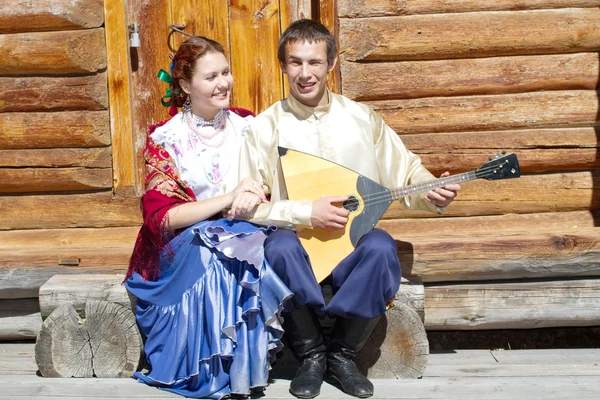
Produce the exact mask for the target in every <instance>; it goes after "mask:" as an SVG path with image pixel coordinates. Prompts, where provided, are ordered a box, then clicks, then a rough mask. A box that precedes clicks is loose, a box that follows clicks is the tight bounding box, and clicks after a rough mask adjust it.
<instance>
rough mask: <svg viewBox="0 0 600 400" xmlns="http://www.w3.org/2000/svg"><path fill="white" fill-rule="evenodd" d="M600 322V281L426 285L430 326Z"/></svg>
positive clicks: (509, 326)
mask: <svg viewBox="0 0 600 400" xmlns="http://www.w3.org/2000/svg"><path fill="white" fill-rule="evenodd" d="M594 325H600V279H583V280H564V281H561V280H553V281H530V282H514V283H513V282H506V283H481V284H468V285H458V284H457V285H427V286H426V287H425V328H426V329H427V330H470V329H533V328H549V327H557V326H565V327H566V326H594Z"/></svg>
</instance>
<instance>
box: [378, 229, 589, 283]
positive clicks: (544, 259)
mask: <svg viewBox="0 0 600 400" xmlns="http://www.w3.org/2000/svg"><path fill="white" fill-rule="evenodd" d="M434 232H435V231H434ZM390 233H391V234H392V235H393V236H394V237H395V238H396V239H397V242H398V256H399V258H400V264H401V265H402V270H403V275H406V276H411V275H416V276H420V277H421V278H422V279H423V281H424V282H448V281H476V280H503V279H528V278H538V279H539V278H561V277H562V278H573V277H598V276H600V262H599V261H598V260H599V259H600V228H597V227H595V228H588V229H581V228H577V229H567V228H561V229H555V230H554V231H547V232H538V231H537V230H536V229H535V227H533V226H529V227H523V228H522V231H520V232H503V231H492V232H486V233H479V234H477V235H475V234H463V233H455V234H446V235H438V234H437V233H432V234H431V235H430V236H429V237H423V236H413V235H411V234H410V232H393V231H392V232H390Z"/></svg>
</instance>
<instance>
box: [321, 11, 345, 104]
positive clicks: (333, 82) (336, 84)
mask: <svg viewBox="0 0 600 400" xmlns="http://www.w3.org/2000/svg"><path fill="white" fill-rule="evenodd" d="M337 3H338V0H321V1H319V2H318V4H319V21H320V22H321V23H322V24H323V25H325V26H326V27H327V28H328V29H329V31H330V32H331V33H332V34H333V36H335V39H336V42H339V40H338V38H339V21H338V13H337V8H338V6H337ZM337 46H338V54H339V43H337ZM327 87H328V88H329V90H331V91H332V92H334V93H342V72H341V60H339V59H338V61H337V64H336V65H335V68H334V69H333V70H332V71H331V72H329V75H328V76H327Z"/></svg>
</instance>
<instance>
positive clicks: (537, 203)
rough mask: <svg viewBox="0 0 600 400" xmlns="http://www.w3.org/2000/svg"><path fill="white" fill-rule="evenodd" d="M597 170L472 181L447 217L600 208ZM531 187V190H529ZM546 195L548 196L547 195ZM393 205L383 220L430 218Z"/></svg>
mask: <svg viewBox="0 0 600 400" xmlns="http://www.w3.org/2000/svg"><path fill="white" fill-rule="evenodd" d="M599 177H600V171H598V170H592V171H580V172H568V173H567V172H565V173H548V174H540V175H526V176H521V177H520V178H518V179H507V180H502V181H486V180H481V179H478V180H475V181H471V182H467V183H465V184H463V185H462V189H461V191H460V195H459V196H458V197H457V198H456V200H455V201H454V202H452V204H451V205H450V206H449V207H448V209H447V210H446V211H445V213H444V215H445V216H447V217H457V216H461V217H467V216H476V215H502V214H511V213H516V214H525V213H545V212H567V211H586V210H596V209H598V208H600V194H599V193H598V191H599V190H600V185H598V180H599ZM532 188H535V189H532ZM548 193H552V196H549V195H548ZM431 216H432V214H431V213H428V212H426V211H419V210H409V209H406V208H405V207H404V206H403V205H401V204H400V203H399V202H394V203H392V205H391V206H390V208H389V209H388V210H387V212H386V213H385V214H384V216H383V218H384V219H391V218H423V217H425V218H426V217H431Z"/></svg>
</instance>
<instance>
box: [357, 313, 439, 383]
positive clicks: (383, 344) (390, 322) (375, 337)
mask: <svg viewBox="0 0 600 400" xmlns="http://www.w3.org/2000/svg"><path fill="white" fill-rule="evenodd" d="M428 358H429V341H428V340H427V333H426V332H425V327H424V326H423V322H422V321H421V318H419V315H418V314H417V313H416V312H415V311H414V310H413V309H412V308H410V307H408V306H406V305H404V304H397V305H396V306H395V307H393V308H392V309H390V310H388V311H387V312H386V313H385V314H384V316H383V317H382V318H381V319H380V320H379V323H378V324H377V326H376V327H375V329H374V330H373V333H371V336H370V337H369V339H368V340H367V343H366V344H365V347H363V349H362V350H361V351H360V352H359V353H358V355H357V357H356V364H357V367H358V369H359V370H360V371H361V372H362V373H363V374H364V375H366V376H368V377H369V378H373V379H410V378H413V379H414V378H420V377H422V376H423V373H424V371H425V368H426V367H427V361H428Z"/></svg>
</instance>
